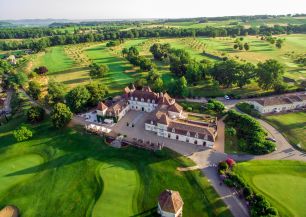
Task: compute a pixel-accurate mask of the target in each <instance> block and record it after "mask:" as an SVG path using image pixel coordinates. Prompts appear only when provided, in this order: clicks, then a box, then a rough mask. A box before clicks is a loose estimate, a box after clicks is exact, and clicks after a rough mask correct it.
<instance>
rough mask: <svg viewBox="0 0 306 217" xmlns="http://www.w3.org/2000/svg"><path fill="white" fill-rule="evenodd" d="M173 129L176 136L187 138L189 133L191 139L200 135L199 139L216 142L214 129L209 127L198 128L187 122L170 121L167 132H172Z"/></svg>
mask: <svg viewBox="0 0 306 217" xmlns="http://www.w3.org/2000/svg"><path fill="white" fill-rule="evenodd" d="M173 128H174V131H175V133H176V134H180V135H184V136H185V135H187V133H188V132H189V134H190V137H196V135H198V138H199V139H203V140H208V141H211V142H214V141H215V135H214V132H213V129H212V128H209V127H204V126H198V125H195V124H190V123H187V122H179V121H170V123H169V125H168V129H167V131H168V132H172V130H173Z"/></svg>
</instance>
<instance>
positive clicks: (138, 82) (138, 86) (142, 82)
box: [134, 78, 147, 90]
mask: <svg viewBox="0 0 306 217" xmlns="http://www.w3.org/2000/svg"><path fill="white" fill-rule="evenodd" d="M134 84H135V87H136V89H138V90H139V89H142V88H143V87H144V86H146V85H147V81H146V79H144V78H140V79H137V80H136V81H135V82H134Z"/></svg>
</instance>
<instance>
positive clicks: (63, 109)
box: [51, 103, 72, 128]
mask: <svg viewBox="0 0 306 217" xmlns="http://www.w3.org/2000/svg"><path fill="white" fill-rule="evenodd" d="M71 118H72V112H71V111H70V109H69V107H68V106H66V105H65V104H64V103H57V104H56V105H55V106H54V107H53V110H52V112H51V120H52V123H53V126H54V127H56V128H62V127H65V126H66V125H67V124H68V123H69V121H70V120H71Z"/></svg>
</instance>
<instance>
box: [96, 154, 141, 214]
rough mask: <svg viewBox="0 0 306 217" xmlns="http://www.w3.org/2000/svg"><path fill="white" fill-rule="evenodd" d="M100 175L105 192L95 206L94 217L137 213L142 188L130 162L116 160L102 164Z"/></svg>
mask: <svg viewBox="0 0 306 217" xmlns="http://www.w3.org/2000/svg"><path fill="white" fill-rule="evenodd" d="M99 173H100V175H101V178H102V184H103V192H102V195H101V196H100V198H99V199H98V201H97V202H96V204H95V207H94V209H93V214H92V216H93V217H100V216H101V217H103V216H105V214H106V213H111V214H112V216H114V217H121V216H132V215H133V214H135V213H137V212H138V207H137V198H138V196H139V195H138V194H139V187H140V181H139V177H138V172H137V169H136V168H135V167H134V166H133V165H132V164H130V163H129V162H128V161H123V160H116V161H113V162H109V163H106V162H105V163H102V165H101V167H100V170H99ZM123 198H124V199H123ZM114 207H116V209H114Z"/></svg>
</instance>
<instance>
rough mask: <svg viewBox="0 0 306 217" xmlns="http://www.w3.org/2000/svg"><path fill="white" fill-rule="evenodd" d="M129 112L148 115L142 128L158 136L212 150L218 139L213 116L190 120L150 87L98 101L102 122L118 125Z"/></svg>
mask: <svg viewBox="0 0 306 217" xmlns="http://www.w3.org/2000/svg"><path fill="white" fill-rule="evenodd" d="M130 110H135V111H139V112H147V113H149V114H150V115H149V116H148V119H147V120H146V121H145V125H144V126H143V127H144V129H145V130H147V131H152V132H154V133H156V135H157V136H160V137H165V138H168V139H173V140H178V141H183V142H186V143H192V144H196V145H201V146H206V147H213V145H214V142H215V140H216V137H217V119H216V118H215V117H211V116H205V117H203V115H199V116H201V120H192V119H189V118H188V116H189V113H186V112H184V110H183V108H182V106H180V105H179V104H178V103H177V102H176V101H175V99H173V98H171V97H170V96H169V94H168V93H155V92H153V91H152V90H151V89H150V88H149V87H144V88H142V89H141V90H137V89H135V88H134V87H132V88H129V87H126V88H125V89H124V94H123V95H122V96H118V97H115V98H114V99H113V100H112V101H106V102H100V103H99V104H98V106H97V119H98V120H99V121H103V122H105V123H112V122H117V121H120V119H121V118H122V117H124V115H126V114H127V112H128V111H130Z"/></svg>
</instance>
